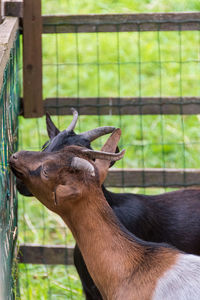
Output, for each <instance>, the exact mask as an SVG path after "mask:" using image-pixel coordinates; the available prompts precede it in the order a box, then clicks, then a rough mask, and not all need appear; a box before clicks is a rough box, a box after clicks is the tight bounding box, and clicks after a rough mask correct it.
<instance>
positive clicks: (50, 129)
mask: <svg viewBox="0 0 200 300" xmlns="http://www.w3.org/2000/svg"><path fill="white" fill-rule="evenodd" d="M46 125H47V132H48V136H49V138H50V139H52V138H54V137H55V136H56V135H58V134H59V132H60V130H59V129H58V128H57V127H56V126H55V125H54V123H53V121H52V120H51V117H50V114H49V113H48V112H47V113H46Z"/></svg>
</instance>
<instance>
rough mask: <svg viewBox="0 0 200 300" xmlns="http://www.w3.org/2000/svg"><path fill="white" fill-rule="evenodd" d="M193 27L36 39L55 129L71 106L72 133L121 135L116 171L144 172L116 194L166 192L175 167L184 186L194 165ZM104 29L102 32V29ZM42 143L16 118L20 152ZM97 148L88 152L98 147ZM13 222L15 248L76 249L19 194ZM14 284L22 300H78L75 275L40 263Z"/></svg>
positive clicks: (76, 29) (57, 223) (39, 133)
mask: <svg viewBox="0 0 200 300" xmlns="http://www.w3.org/2000/svg"><path fill="white" fill-rule="evenodd" d="M195 22H196V23H195V24H196V25H195V26H196V27H195V30H192V31H184V30H183V29H184V28H185V23H184V22H182V23H181V22H174V23H173V22H171V23H170V26H171V28H172V27H173V28H175V29H174V30H173V31H169V30H170V29H169V28H168V30H167V31H163V28H164V27H163V26H164V25H166V23H162V22H154V24H153V26H154V29H153V31H152V30H150V31H144V30H143V29H144V23H137V22H136V23H134V24H133V25H134V31H131V32H128V30H127V32H126V31H122V30H121V29H120V28H121V26H122V25H124V24H112V32H103V29H101V30H100V27H98V25H95V26H93V27H92V30H93V32H88V30H87V32H83V31H84V30H82V32H80V26H81V28H83V26H84V25H85V24H82V23H81V24H78V25H74V23H73V26H71V27H70V28H72V29H73V30H72V29H71V31H72V32H71V33H70V32H68V33H60V31H61V29H60V28H61V27H62V28H64V26H65V25H67V26H69V24H68V23H67V24H65V23H63V22H60V23H59V22H57V23H56V24H53V23H51V28H53V29H51V31H52V32H54V34H45V35H43V87H44V91H43V93H44V98H47V99H48V101H49V102H48V103H47V102H46V103H47V108H48V110H49V111H50V113H53V114H55V115H57V116H54V117H53V120H54V122H55V124H56V125H57V127H58V128H59V129H61V130H63V129H65V128H66V127H67V126H68V124H69V123H70V121H71V116H62V115H64V114H65V113H67V114H68V113H69V108H70V107H71V106H74V107H76V108H77V110H78V111H79V112H80V116H79V121H78V124H77V127H76V133H79V132H83V131H86V130H89V129H91V128H95V127H98V126H104V125H112V126H116V127H120V128H121V129H122V139H121V141H120V145H119V146H120V148H121V149H122V148H125V149H126V155H125V158H124V159H123V160H122V161H120V162H118V163H117V164H116V167H117V168H121V169H122V170H126V168H138V169H141V170H142V173H141V174H142V175H141V176H142V178H141V181H140V184H137V183H136V184H135V185H134V186H135V188H134V189H133V188H130V189H129V188H127V185H126V180H125V177H124V175H122V177H121V182H120V184H119V185H118V186H121V187H120V188H113V191H121V190H126V191H131V192H136V193H148V194H152V193H160V192H164V191H166V190H168V189H167V187H168V186H169V185H168V183H167V172H166V170H167V168H170V169H176V170H177V169H182V170H183V172H182V176H183V178H182V181H181V184H180V186H188V177H187V172H186V169H188V168H189V169H198V168H199V166H200V158H199V150H200V131H199V128H200V118H199V115H198V113H199V107H200V88H199V81H200V57H199V55H200V31H199V29H200V21H199V22H198V21H197V20H195ZM58 23H59V24H58ZM188 23H189V24H193V20H187V24H188ZM145 24H148V26H149V23H148V22H147V21H146V22H145ZM163 24H164V25H163ZM106 25H108V24H104V25H102V24H101V26H104V27H101V28H104V31H105V28H106ZM129 25H131V24H129ZM150 25H152V24H150ZM87 26H88V24H87ZM85 31H86V30H85ZM46 101H47V100H46ZM88 115H90V116H88ZM47 139H48V138H47V133H46V128H45V120H44V118H41V119H37V120H36V119H34V120H24V119H23V118H22V117H20V137H19V148H20V149H22V148H23V149H26V150H31V149H32V150H39V149H41V147H42V145H43V144H44V142H45V141H46V140H47ZM104 140H105V138H101V139H99V140H97V141H95V142H94V143H93V147H94V148H96V149H100V147H101V145H102V144H103V142H104ZM147 168H161V172H160V173H159V176H160V183H159V184H158V185H156V184H154V185H153V187H154V188H152V185H151V188H149V186H150V185H149V178H147V177H146V175H145V170H146V169H147ZM135 176H136V175H135ZM132 181H134V178H132ZM197 184H198V185H199V181H198V180H197V181H190V182H189V185H197ZM131 186H133V185H131ZM157 186H158V187H159V188H158V187H157ZM176 186H178V185H176ZM124 187H126V189H124ZM171 187H173V185H171ZM19 215H20V219H19V228H20V234H19V242H20V243H37V244H41V245H47V244H54V245H59V244H62V245H73V244H74V241H73V238H72V236H71V234H70V232H69V231H68V229H67V228H66V227H65V225H64V224H63V223H62V221H61V220H60V219H59V218H58V217H57V216H55V215H54V214H53V213H51V212H48V211H47V210H46V209H45V208H44V207H43V206H42V205H41V204H39V203H38V201H35V200H34V199H32V198H31V199H28V198H25V197H22V196H20V202H19ZM66 259H67V258H66ZM20 286H21V299H37V298H38V299H40V298H41V299H43V298H44V299H55V298H56V297H59V299H65V297H66V298H67V299H84V296H83V295H82V291H81V285H80V282H79V280H78V276H77V274H76V272H75V270H74V267H73V266H49V265H46V264H45V258H44V265H24V264H21V265H20Z"/></svg>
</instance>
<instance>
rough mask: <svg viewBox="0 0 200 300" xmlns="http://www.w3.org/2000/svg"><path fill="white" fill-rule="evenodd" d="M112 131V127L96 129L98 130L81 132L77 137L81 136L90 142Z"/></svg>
mask: <svg viewBox="0 0 200 300" xmlns="http://www.w3.org/2000/svg"><path fill="white" fill-rule="evenodd" d="M113 130H115V127H112V126H104V127H98V128H95V129H92V130H89V131H86V132H83V133H81V134H80V135H79V136H82V137H84V138H85V139H87V140H89V141H90V142H92V141H94V140H96V139H97V138H98V137H100V136H102V135H105V134H108V133H111V132H113Z"/></svg>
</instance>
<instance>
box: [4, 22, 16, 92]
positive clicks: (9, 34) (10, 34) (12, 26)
mask: <svg viewBox="0 0 200 300" xmlns="http://www.w3.org/2000/svg"><path fill="white" fill-rule="evenodd" d="M17 31H18V19H17V18H12V17H6V18H5V19H4V21H3V22H2V23H1V24H0V90H1V87H2V83H3V75H4V71H5V67H6V65H7V62H8V60H9V58H10V51H11V48H12V47H13V43H14V41H15V39H16V34H17Z"/></svg>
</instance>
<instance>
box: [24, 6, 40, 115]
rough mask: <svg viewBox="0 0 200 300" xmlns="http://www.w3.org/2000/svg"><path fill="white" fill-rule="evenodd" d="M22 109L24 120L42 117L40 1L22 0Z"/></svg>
mask: <svg viewBox="0 0 200 300" xmlns="http://www.w3.org/2000/svg"><path fill="white" fill-rule="evenodd" d="M23 80H24V83H23V87H24V88H23V90H24V95H23V98H24V99H23V108H24V117H25V118H35V117H40V116H42V115H43V98H42V16H41V0H24V7H23Z"/></svg>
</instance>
